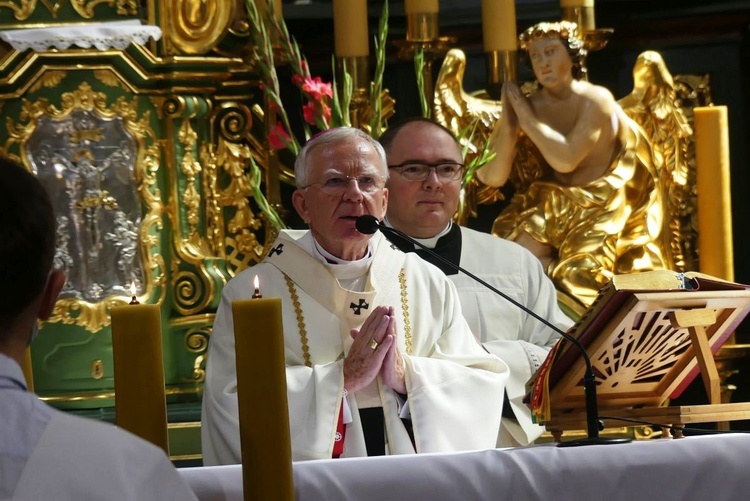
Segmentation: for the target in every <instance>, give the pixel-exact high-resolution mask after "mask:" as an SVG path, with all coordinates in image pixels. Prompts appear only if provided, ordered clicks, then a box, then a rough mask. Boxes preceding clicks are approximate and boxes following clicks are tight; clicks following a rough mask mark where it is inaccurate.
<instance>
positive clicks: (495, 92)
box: [486, 50, 518, 99]
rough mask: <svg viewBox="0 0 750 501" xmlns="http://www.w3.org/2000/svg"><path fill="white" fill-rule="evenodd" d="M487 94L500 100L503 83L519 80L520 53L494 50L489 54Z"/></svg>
mask: <svg viewBox="0 0 750 501" xmlns="http://www.w3.org/2000/svg"><path fill="white" fill-rule="evenodd" d="M486 57H487V59H486V61H487V94H488V95H489V96H490V97H491V98H492V99H500V94H501V91H502V89H503V83H505V82H515V81H516V80H518V51H516V50H493V51H490V52H487V55H486Z"/></svg>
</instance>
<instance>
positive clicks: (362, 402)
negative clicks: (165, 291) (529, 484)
mask: <svg viewBox="0 0 750 501" xmlns="http://www.w3.org/2000/svg"><path fill="white" fill-rule="evenodd" d="M370 243H371V249H372V252H373V259H372V263H371V265H370V270H369V274H368V277H367V284H366V286H365V288H364V292H356V291H350V290H347V289H344V288H343V287H341V285H340V284H339V282H338V280H337V279H336V278H335V277H334V276H333V274H332V273H331V271H330V269H329V266H337V265H329V264H326V263H323V262H322V261H321V260H319V259H317V258H316V257H314V256H313V255H312V254H313V253H314V251H313V247H314V242H313V240H312V237H311V235H310V233H309V232H307V231H282V232H281V233H280V235H279V237H278V239H277V240H276V241H275V242H274V244H273V247H272V249H271V251H270V252H269V254H268V256H267V258H266V259H265V260H264V261H263V262H262V263H260V264H258V265H256V266H253V267H252V268H250V269H248V270H245V271H244V272H242V273H240V274H239V275H237V277H235V278H234V279H232V280H231V281H230V282H229V283H228V284H227V285H226V287H225V288H224V291H223V293H222V299H221V304H220V305H219V309H218V311H217V314H216V321H215V323H214V329H213V333H212V335H211V343H210V346H209V355H208V361H207V367H206V382H205V387H204V388H205V389H204V396H203V425H202V443H203V456H204V464H206V465H211V464H232V463H239V462H240V461H241V457H240V443H239V442H240V440H239V425H238V418H237V398H236V391H237V381H236V374H235V354H234V332H233V322H232V311H231V303H232V301H234V300H237V299H246V298H249V297H251V296H252V294H253V292H254V288H253V277H254V276H255V275H257V276H258V277H259V280H260V289H261V293H262V294H263V296H264V297H280V298H281V300H282V310H283V325H284V338H285V350H286V351H285V356H286V375H287V391H288V400H289V419H290V427H291V437H292V457H293V459H294V460H304V459H324V458H330V457H331V454H332V450H333V445H334V437H335V434H336V423H337V420H338V413H339V411H340V409H341V401H342V398H343V386H344V380H343V359H344V357H345V356H346V353H347V352H348V349H349V347H350V346H351V343H352V339H351V336H350V330H351V329H352V328H354V327H359V326H361V324H362V322H364V320H365V318H367V315H368V314H369V312H371V311H372V310H373V308H375V307H376V306H379V305H384V306H392V307H393V308H394V315H395V316H396V318H397V329H396V330H397V342H398V345H399V349H400V350H401V353H402V356H403V359H404V364H405V377H406V386H407V395H408V398H407V402H406V404H405V405H408V407H409V411H410V413H411V419H412V426H413V431H414V439H415V442H416V452H449V451H458V450H472V449H483V448H492V447H494V446H495V443H496V439H497V435H498V429H499V425H500V418H501V413H502V395H503V391H504V387H505V382H506V380H507V378H508V368H507V365H506V364H505V363H504V362H503V361H501V360H500V359H499V358H497V357H495V356H493V355H490V354H488V353H487V352H486V351H484V350H483V349H482V347H481V346H480V345H479V343H477V341H476V340H475V339H474V336H473V335H472V334H471V331H470V330H469V327H468V325H467V324H466V321H465V320H464V318H463V316H462V315H461V306H460V303H459V301H458V299H457V295H456V291H455V288H454V286H453V284H452V283H451V282H450V281H449V280H447V279H446V277H445V275H444V274H443V273H442V272H441V271H440V270H438V269H437V268H435V267H433V266H432V265H430V264H428V263H425V262H424V261H422V260H421V258H419V257H418V256H416V255H405V254H403V253H402V252H401V251H399V250H396V249H395V247H392V246H391V244H390V243H389V242H388V241H387V240H386V239H385V238H383V237H382V236H381V235H380V234H376V235H374V236H373V237H372V240H371V242H370ZM346 398H347V401H348V404H349V407H350V409H351V411H352V419H353V421H352V422H351V423H349V424H348V425H347V431H346V440H345V443H344V454H343V455H344V456H365V455H366V454H367V453H366V449H365V442H364V437H363V434H362V426H361V423H360V421H359V412H358V410H359V408H360V407H382V408H383V413H384V416H385V428H386V430H385V432H386V441H387V444H386V451H387V453H389V454H407V453H414V452H415V448H414V447H413V446H412V443H411V440H410V439H409V436H408V434H407V432H406V429H405V428H404V426H403V423H402V421H401V419H400V418H399V410H398V406H399V403H398V398H399V397H398V396H397V394H396V393H395V392H394V391H392V390H391V389H390V388H388V387H386V386H385V385H384V384H382V381H380V378H378V379H377V381H376V383H374V384H373V385H371V386H370V387H368V388H366V389H364V390H362V391H360V392H357V393H355V394H350V395H348V396H347V397H346ZM258 405H261V406H262V405H263V402H258Z"/></svg>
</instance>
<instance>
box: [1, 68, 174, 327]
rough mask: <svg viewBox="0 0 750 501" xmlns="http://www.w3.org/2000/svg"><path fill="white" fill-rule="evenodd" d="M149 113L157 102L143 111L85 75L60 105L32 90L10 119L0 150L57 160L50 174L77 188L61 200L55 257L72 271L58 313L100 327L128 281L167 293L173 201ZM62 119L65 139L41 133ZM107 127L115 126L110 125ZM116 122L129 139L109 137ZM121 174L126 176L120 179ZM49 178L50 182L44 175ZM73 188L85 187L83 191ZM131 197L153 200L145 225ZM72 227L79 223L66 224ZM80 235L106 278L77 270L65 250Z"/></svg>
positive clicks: (68, 188) (31, 161)
mask: <svg viewBox="0 0 750 501" xmlns="http://www.w3.org/2000/svg"><path fill="white" fill-rule="evenodd" d="M55 78H57V75H56V76H55ZM149 120H150V112H148V111H146V112H144V113H142V114H141V115H140V116H139V113H138V107H137V100H136V99H133V100H131V101H129V100H128V99H126V97H124V96H121V97H119V98H117V99H116V100H115V102H114V103H111V104H110V103H108V102H107V96H106V94H104V93H102V92H96V91H94V89H92V87H91V86H90V85H89V84H88V83H86V82H83V83H81V84H80V85H79V86H78V88H77V89H76V90H75V91H73V92H66V93H63V94H62V96H61V98H60V106H59V107H58V106H55V105H54V104H51V103H50V102H49V100H47V99H45V98H39V99H38V100H36V101H28V100H26V99H23V100H22V105H21V112H20V114H19V117H18V118H17V121H16V120H14V119H13V118H10V117H9V118H8V119H7V122H6V123H7V129H8V140H7V142H6V144H5V145H3V147H2V148H0V152H2V153H3V154H5V155H6V156H9V157H14V156H15V155H13V154H11V152H10V149H11V148H12V147H15V146H16V145H17V146H18V148H19V151H20V157H21V158H16V160H18V161H20V162H22V163H23V164H25V165H31V166H32V168H33V169H41V168H42V167H44V168H45V169H48V170H47V171H45V172H46V173H47V178H48V179H49V176H50V175H51V176H52V178H54V177H55V175H54V173H55V172H57V177H58V178H59V184H58V185H57V186H60V188H59V189H61V190H63V193H65V194H66V195H67V196H70V197H71V198H70V204H69V205H65V206H63V207H62V209H64V210H60V209H61V207H56V212H57V214H58V245H57V248H58V250H57V254H56V256H55V266H56V267H60V268H62V269H64V270H66V274H68V278H69V280H68V286H67V287H68V288H67V289H64V290H63V292H62V294H61V298H60V299H59V300H58V301H57V303H56V305H55V309H54V311H53V314H52V317H51V318H50V322H61V323H63V324H74V325H78V326H81V327H84V328H85V329H86V330H88V331H90V332H98V331H99V330H101V329H102V327H105V326H107V325H109V323H110V318H109V308H110V307H111V306H115V305H117V304H124V303H125V302H126V296H127V292H125V290H126V287H128V286H129V285H130V283H129V282H130V281H131V280H133V279H134V277H135V278H137V280H138V281H139V283H140V287H139V291H140V293H141V294H140V295H142V296H144V297H147V298H149V302H152V303H160V302H161V301H162V300H163V298H164V295H165V289H164V287H163V285H164V282H165V265H164V259H163V257H162V256H161V254H160V238H159V234H160V231H161V227H162V223H161V221H162V217H163V213H164V208H163V206H162V204H161V201H160V194H159V190H158V188H157V187H156V184H157V179H156V173H157V170H158V167H159V164H160V162H161V160H160V153H159V147H158V145H157V143H156V139H155V135H154V132H153V130H152V129H151V127H150V125H149ZM115 126H116V127H115ZM113 127H114V128H113ZM55 128H57V130H60V134H59V136H64V137H65V138H66V139H65V140H66V141H67V143H65V145H66V146H65V145H63V144H62V143H60V141H61V140H60V139H59V137H53V138H50V137H47V139H44V138H41V137H39V134H40V133H44V134H46V133H47V132H44V131H53V130H56V129H55ZM102 128H107V130H108V132H106V133H105V131H104V130H103V129H102ZM113 131H121V132H119V134H122V136H121V137H122V141H123V142H122V143H118V144H110V143H107V142H106V141H107V136H110V137H109V139H111V135H112V132H113ZM131 141H132V145H131V144H130V142H131ZM62 146H65V148H62ZM102 152H103V153H102ZM131 152H132V153H133V155H134V156H132V157H131V156H130V155H131ZM49 169H52V170H51V171H50V170H49ZM131 169H132V170H131ZM105 176H108V177H105ZM112 176H115V177H112ZM115 178H116V179H117V183H118V184H117V185H114V184H112V183H114V182H115V181H113V179H115ZM40 179H41V180H42V181H43V183H44V179H42V178H40ZM107 183H109V184H107ZM104 188H106V189H104ZM48 189H49V187H48ZM112 190H117V193H114V192H112ZM130 190H132V192H131V191H130ZM72 193H73V194H76V193H77V195H76V197H73V196H72V195H71V194H72ZM130 193H132V195H130ZM126 195H129V196H130V199H128V198H127V197H126ZM133 197H135V198H133ZM60 199H62V200H65V198H64V197H58V203H59V200H60ZM75 200H77V201H75ZM126 202H127V203H126ZM124 203H125V205H129V206H131V207H137V209H135V208H134V209H132V210H133V211H136V210H137V213H138V217H140V213H141V205H143V206H144V207H145V213H144V214H143V216H142V217H141V219H140V224H138V225H137V226H136V225H134V223H133V219H131V216H130V215H129V214H126V213H125V212H123V211H124V210H125V208H124V206H123V204H124ZM102 214H105V215H107V219H106V222H107V224H106V225H105V226H102V221H103V219H102ZM65 218H73V219H76V218H78V219H79V220H80V223H79V224H78V225H77V226H74V224H73V222H72V221H66V220H65ZM113 221H115V222H116V223H114V222H113ZM66 225H69V226H66ZM68 227H70V228H74V229H76V228H77V229H78V230H80V231H78V233H76V232H73V233H69V232H66V231H64V229H65V228H68ZM123 232H124V233H123ZM60 239H62V242H61V241H60ZM71 239H72V240H74V241H75V243H76V244H77V245H79V247H83V248H84V250H82V251H80V252H81V253H82V255H83V256H87V257H86V258H85V259H84V260H83V263H84V264H80V266H85V262H86V260H93V261H92V262H99V265H97V266H98V267H99V268H98V269H102V268H103V269H104V270H105V272H106V279H107V280H105V281H104V282H99V281H92V279H90V277H89V278H88V279H87V278H86V277H87V276H88V275H86V276H81V275H80V273H78V274H75V273H74V272H75V271H76V270H79V271H80V269H81V268H80V266H79V267H78V268H77V267H76V262H75V260H74V259H73V258H74V257H75V256H74V255H71V253H68V252H66V249H71V248H72V247H71V244H70V240H71ZM61 243H62V244H64V245H61ZM83 244H87V245H83ZM88 244H92V245H88ZM126 244H127V245H126ZM106 246H109V247H108V248H110V249H112V250H111V253H114V254H112V255H113V256H115V257H116V259H115V260H114V261H115V263H114V264H113V262H112V261H113V259H111V258H110V259H104V258H103V256H100V258H101V259H99V258H97V257H96V256H97V255H98V254H97V253H98V252H99V251H100V250H101V249H102V248H105V247H106ZM134 267H136V268H134ZM106 270H109V271H106ZM71 273H73V274H71ZM103 273H104V272H103ZM70 284H73V285H74V287H71V285H70Z"/></svg>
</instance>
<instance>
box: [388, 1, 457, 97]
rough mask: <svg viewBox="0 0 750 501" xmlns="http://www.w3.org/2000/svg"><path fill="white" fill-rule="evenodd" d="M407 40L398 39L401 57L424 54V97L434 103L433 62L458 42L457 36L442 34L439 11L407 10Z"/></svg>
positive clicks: (406, 57)
mask: <svg viewBox="0 0 750 501" xmlns="http://www.w3.org/2000/svg"><path fill="white" fill-rule="evenodd" d="M406 22H407V28H406V40H396V41H395V44H396V46H397V47H398V49H399V50H398V57H399V59H404V60H408V59H414V55H415V54H416V53H417V51H419V50H421V51H422V54H423V55H424V65H423V66H422V81H423V82H424V85H423V89H422V92H423V96H422V97H423V99H424V100H425V101H426V102H428V103H430V107H431V109H432V108H433V106H432V104H433V103H434V100H435V82H433V79H432V63H433V62H434V61H435V60H436V59H438V58H440V57H442V56H444V55H445V53H446V52H448V49H450V47H451V45H453V44H454V43H455V42H456V39H455V37H441V36H440V33H439V32H440V20H439V17H438V13H437V11H434V12H407V13H406Z"/></svg>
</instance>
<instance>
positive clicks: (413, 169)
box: [388, 162, 464, 182]
mask: <svg viewBox="0 0 750 501" xmlns="http://www.w3.org/2000/svg"><path fill="white" fill-rule="evenodd" d="M388 168H389V169H398V172H399V174H401V176H403V177H404V179H406V180H407V181H416V182H422V181H424V180H425V179H427V176H429V175H430V171H431V170H432V169H435V174H436V175H437V177H438V179H440V180H441V181H458V180H459V179H461V174H462V173H463V170H464V164H462V163H458V162H435V163H432V164H430V163H426V162H404V163H402V164H398V165H389V166H388Z"/></svg>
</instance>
